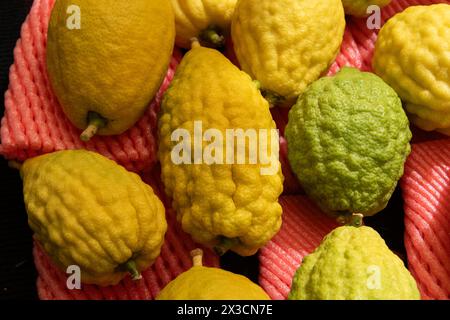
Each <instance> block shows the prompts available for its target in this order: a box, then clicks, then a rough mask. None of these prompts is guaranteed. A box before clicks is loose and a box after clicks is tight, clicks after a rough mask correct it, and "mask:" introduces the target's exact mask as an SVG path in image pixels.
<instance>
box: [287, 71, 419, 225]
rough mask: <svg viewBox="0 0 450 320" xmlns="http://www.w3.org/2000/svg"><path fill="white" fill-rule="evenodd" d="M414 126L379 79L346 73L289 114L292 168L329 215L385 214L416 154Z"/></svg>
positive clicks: (322, 84)
mask: <svg viewBox="0 0 450 320" xmlns="http://www.w3.org/2000/svg"><path fill="white" fill-rule="evenodd" d="M411 137H412V134H411V131H410V129H409V121H408V118H407V116H406V114H405V112H404V110H403V108H402V104H401V101H400V98H399V97H398V96H397V94H396V93H395V91H394V90H393V89H392V88H391V87H389V86H388V85H387V84H385V83H384V82H383V80H381V79H380V78H379V77H378V76H376V75H374V74H371V73H364V72H360V71H359V70H357V69H354V68H344V69H343V70H341V71H340V72H339V73H338V74H337V75H336V76H334V77H324V78H322V79H320V80H318V81H316V82H315V83H313V84H312V85H311V86H310V87H309V88H308V89H307V90H306V92H305V93H304V94H303V95H302V97H300V99H299V100H298V102H297V104H296V105H295V106H294V107H293V108H292V110H291V111H290V113H289V122H288V125H287V127H286V138H287V140H288V145H289V153H288V157H289V162H290V164H291V167H292V169H293V170H294V172H295V173H296V175H297V177H298V179H299V180H300V182H301V184H302V186H303V188H304V189H305V191H306V193H307V194H308V195H309V196H310V197H311V198H312V199H314V200H315V201H316V202H317V204H318V205H319V206H320V207H321V209H322V210H323V211H325V212H326V213H328V214H330V215H333V216H335V215H348V214H351V213H362V214H363V215H365V216H370V215H373V214H375V213H377V212H379V211H381V210H382V209H384V208H385V206H386V204H387V202H388V200H389V199H390V197H391V196H392V193H393V191H394V190H395V187H396V185H397V182H398V180H399V179H400V177H401V176H402V175H403V169H404V162H405V160H406V157H407V156H408V155H409V153H410V151H411V147H410V144H409V141H410V140H411Z"/></svg>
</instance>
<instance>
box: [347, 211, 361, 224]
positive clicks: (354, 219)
mask: <svg viewBox="0 0 450 320" xmlns="http://www.w3.org/2000/svg"><path fill="white" fill-rule="evenodd" d="M363 218H364V215H363V214H362V213H354V214H352V216H351V217H350V222H349V223H348V224H349V225H350V226H353V227H361V226H362V225H363Z"/></svg>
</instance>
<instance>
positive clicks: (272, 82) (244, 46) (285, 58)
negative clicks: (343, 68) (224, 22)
mask: <svg viewBox="0 0 450 320" xmlns="http://www.w3.org/2000/svg"><path fill="white" fill-rule="evenodd" d="M344 29H345V17H344V9H343V6H342V2H341V0H315V1H310V0H279V1H273V0H241V1H239V2H238V3H237V5H236V9H235V14H234V16H233V21H232V26H231V35H232V39H233V42H234V48H235V51H236V55H237V58H238V60H239V62H240V64H241V67H242V69H243V70H244V71H245V72H247V73H248V74H249V75H250V76H251V77H252V78H253V79H255V80H258V81H259V82H260V83H261V89H262V92H263V94H264V96H265V97H266V98H267V99H268V100H269V101H270V102H271V103H272V104H273V105H274V104H280V105H292V104H293V103H294V102H295V99H296V98H297V97H298V96H299V95H301V94H302V93H303V91H304V90H305V89H306V87H307V86H308V85H309V84H310V83H312V82H314V81H315V80H317V79H318V78H319V77H320V76H321V75H322V74H323V73H324V72H325V71H326V70H327V69H328V68H329V66H330V65H331V63H332V62H333V61H334V59H335V57H336V55H337V54H338V52H339V48H340V45H341V43H342V39H343V34H344Z"/></svg>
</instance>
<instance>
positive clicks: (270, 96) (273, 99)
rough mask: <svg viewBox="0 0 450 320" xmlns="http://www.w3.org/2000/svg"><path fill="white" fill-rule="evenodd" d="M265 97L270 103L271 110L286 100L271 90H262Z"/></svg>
mask: <svg viewBox="0 0 450 320" xmlns="http://www.w3.org/2000/svg"><path fill="white" fill-rule="evenodd" d="M261 94H262V95H263V97H264V98H265V99H266V100H267V102H269V105H270V107H271V108H273V107H276V106H277V105H279V104H281V103H282V102H283V101H284V98H283V97H282V96H280V95H279V94H277V93H275V92H272V91H270V90H264V89H263V90H261Z"/></svg>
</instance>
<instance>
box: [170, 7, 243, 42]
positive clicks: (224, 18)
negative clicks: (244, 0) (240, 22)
mask: <svg viewBox="0 0 450 320" xmlns="http://www.w3.org/2000/svg"><path fill="white" fill-rule="evenodd" d="M171 2H172V6H173V8H174V12H175V25H176V34H177V36H176V44H177V45H178V46H179V47H182V48H186V49H189V48H190V47H191V39H192V38H198V39H199V40H200V42H201V44H202V45H205V46H208V47H213V48H221V47H223V46H224V45H225V38H226V36H228V35H229V33H230V26H231V17H232V16H233V12H234V8H235V6H236V2H237V0H220V1H218V0H171Z"/></svg>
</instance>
